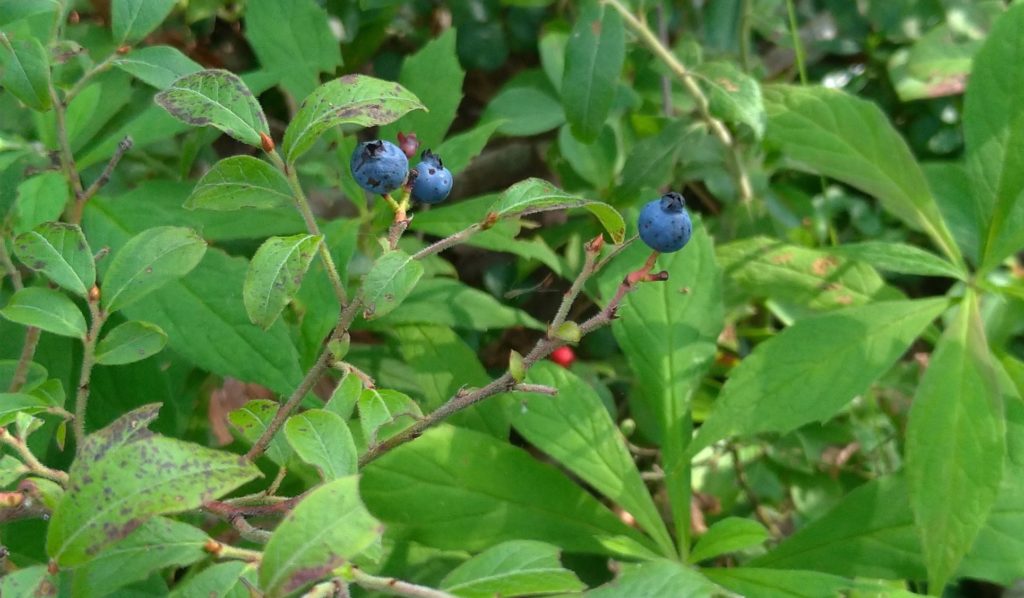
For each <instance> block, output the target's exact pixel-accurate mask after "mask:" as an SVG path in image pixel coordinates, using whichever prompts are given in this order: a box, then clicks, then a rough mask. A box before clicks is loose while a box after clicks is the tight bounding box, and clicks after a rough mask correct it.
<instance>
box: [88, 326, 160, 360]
mask: <svg viewBox="0 0 1024 598" xmlns="http://www.w3.org/2000/svg"><path fill="white" fill-rule="evenodd" d="M166 344H167V335H166V334H165V333H164V331H163V330H161V329H160V327H159V326H157V325H156V324H150V323H149V322H139V321H137V320H132V321H130V322H125V323H124V324H121V325H120V326H118V327H117V328H115V329H113V330H111V331H110V332H108V333H107V334H106V336H104V337H103V339H102V340H101V341H100V343H99V345H97V346H96V363H98V364H101V365H122V364H125V363H132V362H134V361H140V360H143V359H145V358H147V357H150V356H152V355H156V354H157V353H159V352H160V351H161V350H163V348H164V345H166Z"/></svg>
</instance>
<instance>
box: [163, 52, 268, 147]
mask: <svg viewBox="0 0 1024 598" xmlns="http://www.w3.org/2000/svg"><path fill="white" fill-rule="evenodd" d="M156 103H157V104H159V105H160V106H161V107H162V108H163V109H164V110H166V111H167V112H169V113H170V114H171V116H173V117H174V118H176V119H178V120H180V121H181V122H183V123H185V124H189V125H192V126H194V127H202V126H206V125H209V126H211V127H215V128H217V129H220V130H221V131H224V132H225V133H227V134H228V135H230V136H231V137H234V138H235V139H237V140H238V141H241V142H242V143H247V144H249V145H251V146H253V147H258V148H261V147H263V142H262V140H261V138H260V133H265V134H267V135H269V134H270V127H269V126H268V125H267V117H266V116H265V115H264V114H263V109H262V108H260V105H259V102H257V101H256V98H255V96H253V94H252V92H251V91H249V88H248V87H246V86H245V83H243V82H242V80H241V79H240V78H238V75H235V74H234V73H231V72H228V71H223V70H206V71H199V72H198V73H192V74H190V75H185V76H184V77H181V78H180V79H178V80H176V81H175V82H174V83H172V84H171V86H170V87H169V88H167V89H166V90H164V91H161V92H160V93H158V94H157V95H156Z"/></svg>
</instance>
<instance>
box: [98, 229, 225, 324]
mask: <svg viewBox="0 0 1024 598" xmlns="http://www.w3.org/2000/svg"><path fill="white" fill-rule="evenodd" d="M204 253H206V242H205V241H203V239H202V238H201V237H200V236H199V235H198V234H196V232H195V231H193V230H191V229H188V228H180V227H175V226H161V227H157V228H151V229H149V230H145V231H142V232H141V233H139V234H137V235H135V236H134V237H132V238H131V239H129V240H128V242H127V243H125V244H124V246H123V247H121V249H120V250H118V252H117V253H116V254H115V255H114V259H113V260H111V262H110V265H109V266H108V267H107V272H106V274H105V275H104V276H103V297H102V301H103V306H104V307H105V308H106V309H107V311H109V312H115V311H117V310H119V309H121V308H123V307H125V306H126V305H130V304H132V303H134V302H135V301H138V300H139V299H141V298H143V297H145V296H146V295H148V294H149V293H151V292H153V291H155V290H157V289H159V288H160V287H162V286H164V285H166V284H167V283H169V282H172V281H174V280H177V279H179V278H181V277H183V276H185V275H186V274H188V273H189V272H190V271H191V270H192V269H193V268H195V267H196V266H197V265H198V264H199V262H200V260H202V259H203V254H204Z"/></svg>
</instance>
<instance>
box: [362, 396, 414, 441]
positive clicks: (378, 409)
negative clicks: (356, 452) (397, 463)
mask: <svg viewBox="0 0 1024 598" xmlns="http://www.w3.org/2000/svg"><path fill="white" fill-rule="evenodd" d="M421 417H423V412H422V411H421V410H420V406H419V405H417V404H416V402H415V401H413V400H412V399H410V398H409V397H408V396H407V395H404V394H402V393H400V392H398V391H397V390H377V389H375V388H367V389H366V390H364V391H363V392H362V394H361V395H359V423H360V425H361V427H362V431H363V438H365V439H366V444H367V445H369V446H374V445H375V444H377V443H379V442H380V441H382V440H386V439H388V438H389V437H391V436H394V435H395V434H397V433H398V432H400V431H402V430H403V429H405V428H408V427H409V426H410V425H412V423H413V422H414V421H416V420H417V419H419V418H421Z"/></svg>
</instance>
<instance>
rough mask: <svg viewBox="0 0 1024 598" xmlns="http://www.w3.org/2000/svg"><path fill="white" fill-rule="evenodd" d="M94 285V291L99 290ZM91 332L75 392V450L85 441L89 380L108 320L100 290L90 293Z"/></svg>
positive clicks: (84, 351) (85, 344)
mask: <svg viewBox="0 0 1024 598" xmlns="http://www.w3.org/2000/svg"><path fill="white" fill-rule="evenodd" d="M98 290H99V289H98V288H97V287H93V291H98ZM88 304H89V316H90V324H89V332H87V333H86V335H85V338H84V339H82V347H83V350H82V371H81V373H80V374H79V377H78V390H77V391H76V393H75V427H74V430H75V447H76V448H75V450H76V451H81V450H82V445H83V444H84V442H85V413H86V409H87V408H88V405H89V381H90V380H91V379H92V368H93V366H94V365H96V343H97V342H98V341H99V336H100V330H101V329H102V328H103V323H104V322H106V319H107V314H106V312H104V311H103V308H101V307H100V295H99V293H98V292H90V293H89V301H88Z"/></svg>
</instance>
